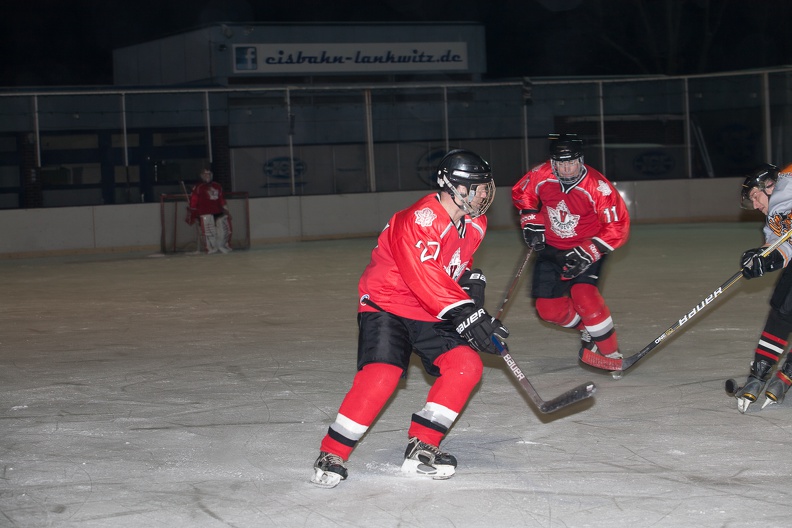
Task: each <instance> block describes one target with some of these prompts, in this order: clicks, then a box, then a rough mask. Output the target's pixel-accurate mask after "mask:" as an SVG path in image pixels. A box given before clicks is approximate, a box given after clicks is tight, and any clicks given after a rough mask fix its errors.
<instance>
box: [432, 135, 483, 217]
mask: <svg viewBox="0 0 792 528" xmlns="http://www.w3.org/2000/svg"><path fill="white" fill-rule="evenodd" d="M437 184H438V185H439V186H440V189H441V190H442V191H445V192H447V193H449V194H451V195H452V196H453V197H454V198H455V199H456V200H455V201H456V203H457V205H458V206H459V207H460V208H461V209H462V210H463V211H465V213H466V214H469V215H470V216H471V217H473V218H475V217H477V216H481V215H483V214H484V213H485V212H486V211H487V209H488V208H489V206H490V205H491V204H492V200H493V198H494V197H495V181H494V180H493V178H492V169H491V168H490V165H489V163H487V161H486V160H485V159H484V158H482V157H481V156H479V155H478V154H476V153H475V152H472V151H470V150H466V149H454V150H451V151H449V152H448V153H447V154H446V155H445V156H443V159H442V160H440V163H439V164H438V166H437ZM460 185H461V186H464V187H465V189H466V193H465V194H464V195H462V194H461V193H460V192H459V191H458V190H457V187H459V186H460ZM477 196H479V198H478V199H476V197H477Z"/></svg>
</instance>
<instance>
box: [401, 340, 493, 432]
mask: <svg viewBox="0 0 792 528" xmlns="http://www.w3.org/2000/svg"><path fill="white" fill-rule="evenodd" d="M435 365H437V367H438V368H439V369H440V377H439V378H437V380H436V381H435V382H434V384H433V385H432V388H431V389H430V390H429V395H428V396H427V398H426V405H425V406H424V408H423V409H421V411H419V412H417V413H415V414H413V416H412V422H411V423H410V429H409V431H408V435H409V436H410V437H413V436H415V437H417V438H418V439H419V440H421V441H422V442H426V443H428V444H432V445H434V446H439V445H440V441H441V440H442V439H443V436H445V434H446V432H447V431H448V429H449V428H450V427H451V425H452V424H453V423H454V421H455V420H456V418H457V416H458V415H459V412H460V411H461V410H462V408H463V407H464V406H465V404H466V403H467V401H468V398H469V397H470V393H471V392H472V391H473V389H474V388H475V387H476V385H477V384H478V382H479V381H480V380H481V373H482V371H483V368H484V367H483V364H482V362H481V358H480V357H479V355H478V354H477V353H476V352H474V351H473V350H472V349H471V348H470V347H467V346H460V347H457V348H454V349H452V350H449V351H448V352H446V353H445V354H442V355H441V356H440V357H439V358H437V359H436V360H435Z"/></svg>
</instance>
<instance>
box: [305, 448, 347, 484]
mask: <svg viewBox="0 0 792 528" xmlns="http://www.w3.org/2000/svg"><path fill="white" fill-rule="evenodd" d="M346 478H347V468H346V466H344V460H343V459H342V458H341V457H340V456H338V455H334V454H332V453H327V452H326V451H320V452H319V458H317V459H316V462H314V474H313V477H311V482H313V483H314V484H316V485H317V486H320V487H322V488H335V487H336V486H338V483H339V482H341V481H342V480H344V479H346Z"/></svg>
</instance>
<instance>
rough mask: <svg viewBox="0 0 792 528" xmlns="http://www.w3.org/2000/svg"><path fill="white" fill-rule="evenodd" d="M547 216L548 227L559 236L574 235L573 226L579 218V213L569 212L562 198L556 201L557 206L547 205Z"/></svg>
mask: <svg viewBox="0 0 792 528" xmlns="http://www.w3.org/2000/svg"><path fill="white" fill-rule="evenodd" d="M547 216H548V218H549V219H550V228H551V229H552V230H553V232H554V233H555V234H557V235H558V236H560V237H561V238H572V237H574V236H575V228H576V227H577V225H578V221H579V220H580V215H576V214H572V213H570V212H569V208H568V207H567V204H566V203H564V201H563V200H561V202H559V203H558V208H555V209H554V208H552V207H548V208H547Z"/></svg>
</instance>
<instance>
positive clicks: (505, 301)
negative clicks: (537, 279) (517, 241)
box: [495, 247, 533, 319]
mask: <svg viewBox="0 0 792 528" xmlns="http://www.w3.org/2000/svg"><path fill="white" fill-rule="evenodd" d="M532 254H533V248H532V247H529V248H528V250H527V251H526V252H525V258H524V259H523V261H522V264H520V267H519V268H518V269H517V275H515V276H514V280H513V281H512V283H511V286H509V289H508V290H507V291H506V295H505V296H504V297H503V302H502V303H501V307H500V310H498V315H496V316H495V319H500V318H501V315H503V312H504V310H505V309H506V305H507V304H508V303H509V299H511V296H512V294H513V293H514V289H515V288H516V287H517V284H519V282H520V277H522V274H523V271H524V270H525V266H527V265H528V261H529V260H531V255H532Z"/></svg>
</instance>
